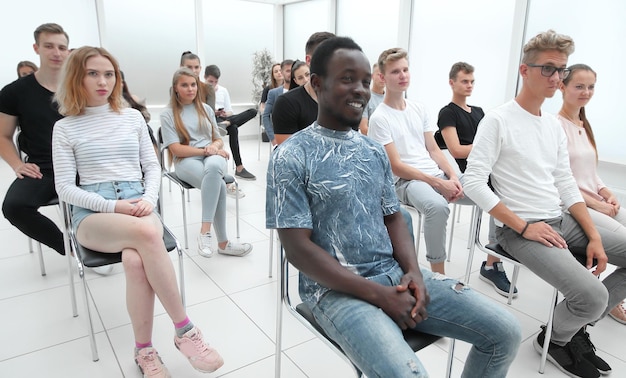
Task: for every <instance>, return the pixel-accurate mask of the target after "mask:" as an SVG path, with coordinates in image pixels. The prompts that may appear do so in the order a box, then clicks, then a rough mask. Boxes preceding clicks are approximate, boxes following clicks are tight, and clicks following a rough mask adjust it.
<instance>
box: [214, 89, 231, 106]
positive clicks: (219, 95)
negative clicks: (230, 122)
mask: <svg viewBox="0 0 626 378" xmlns="http://www.w3.org/2000/svg"><path fill="white" fill-rule="evenodd" d="M222 108H223V109H224V111H226V112H230V113H232V112H233V106H232V105H231V104H230V93H228V89H226V88H225V87H223V86H221V85H218V86H216V87H215V109H222Z"/></svg>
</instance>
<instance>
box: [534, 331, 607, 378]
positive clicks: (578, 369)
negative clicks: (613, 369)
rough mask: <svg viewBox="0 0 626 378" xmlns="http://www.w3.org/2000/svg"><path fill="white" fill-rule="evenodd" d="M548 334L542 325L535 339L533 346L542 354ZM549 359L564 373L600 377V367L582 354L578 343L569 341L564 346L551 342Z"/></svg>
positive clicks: (586, 377)
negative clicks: (597, 367)
mask: <svg viewBox="0 0 626 378" xmlns="http://www.w3.org/2000/svg"><path fill="white" fill-rule="evenodd" d="M545 336H546V327H545V326H541V332H539V335H538V336H537V338H536V339H535V340H533V346H534V347H535V350H536V351H537V352H538V353H539V354H541V353H542V352H543V341H544V338H545ZM548 361H550V362H552V363H553V364H554V366H556V367H557V368H558V369H559V370H561V371H562V372H563V373H565V374H567V375H568V376H570V377H578V378H598V377H599V376H600V373H599V372H598V369H596V367H595V366H593V364H592V363H591V362H589V361H587V359H585V357H583V355H582V351H581V350H580V348H579V347H578V344H577V343H572V342H569V343H567V344H565V345H564V346H560V345H557V344H555V343H553V342H550V345H549V346H548Z"/></svg>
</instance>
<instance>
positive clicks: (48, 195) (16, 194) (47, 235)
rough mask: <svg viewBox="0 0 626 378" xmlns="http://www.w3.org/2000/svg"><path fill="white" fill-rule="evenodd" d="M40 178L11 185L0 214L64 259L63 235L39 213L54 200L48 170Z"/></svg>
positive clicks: (28, 179) (50, 173)
mask: <svg viewBox="0 0 626 378" xmlns="http://www.w3.org/2000/svg"><path fill="white" fill-rule="evenodd" d="M41 173H42V174H43V178H41V179H34V178H30V177H24V178H23V179H19V178H18V179H16V180H15V181H13V183H12V184H11V186H10V187H9V190H7V194H6V197H4V203H3V204H2V213H3V214H4V217H5V218H6V219H7V220H8V221H9V222H11V224H12V225H14V226H15V227H17V228H18V229H19V230H20V231H22V232H23V233H24V234H25V235H26V236H28V237H30V238H33V239H35V240H37V241H39V242H41V243H43V244H45V245H47V246H48V247H50V248H52V249H54V250H55V251H57V252H58V253H60V254H62V255H64V254H65V249H64V247H63V233H62V232H61V230H59V228H58V227H57V226H56V224H55V223H54V222H53V221H52V220H50V219H48V218H47V217H45V216H44V215H43V214H41V213H40V212H39V208H40V207H41V206H44V205H46V204H47V203H48V202H50V201H51V200H53V199H54V198H56V197H57V193H56V191H55V190H54V174H53V171H52V169H42V170H41Z"/></svg>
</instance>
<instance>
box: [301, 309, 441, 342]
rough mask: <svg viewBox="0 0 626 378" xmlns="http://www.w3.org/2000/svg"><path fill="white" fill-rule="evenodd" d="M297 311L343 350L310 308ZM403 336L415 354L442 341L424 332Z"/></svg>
mask: <svg viewBox="0 0 626 378" xmlns="http://www.w3.org/2000/svg"><path fill="white" fill-rule="evenodd" d="M296 311H298V313H299V314H300V315H302V316H303V317H304V318H305V319H306V320H307V321H308V322H309V323H311V325H312V326H313V327H314V328H315V329H316V330H317V331H318V332H319V333H321V334H322V335H323V336H324V337H325V338H326V339H327V340H328V341H330V342H331V343H333V345H334V346H335V347H337V349H339V350H341V347H340V346H339V345H338V344H337V343H335V341H333V339H331V338H330V337H328V335H327V334H326V332H324V330H323V329H322V327H320V325H319V324H318V323H317V321H316V320H315V317H314V316H313V312H311V309H310V308H309V306H307V305H306V304H304V303H300V304H299V305H297V306H296ZM402 335H403V336H404V340H405V341H406V343H407V344H409V346H410V347H411V349H413V351H414V352H417V351H418V350H421V349H424V348H426V347H427V346H429V345H430V344H432V343H434V342H436V341H437V340H439V339H440V337H439V336H435V335H431V334H429V333H423V332H419V331H415V330H406V331H402Z"/></svg>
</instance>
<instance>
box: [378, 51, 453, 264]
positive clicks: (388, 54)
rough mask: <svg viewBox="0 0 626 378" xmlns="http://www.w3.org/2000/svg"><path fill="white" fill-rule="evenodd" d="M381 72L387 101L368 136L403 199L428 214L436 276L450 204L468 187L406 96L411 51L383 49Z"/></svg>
mask: <svg viewBox="0 0 626 378" xmlns="http://www.w3.org/2000/svg"><path fill="white" fill-rule="evenodd" d="M378 68H379V69H380V74H381V77H382V79H383V80H384V82H385V87H386V92H385V99H384V100H383V103H382V104H380V105H379V106H378V108H377V109H376V112H375V113H374V114H373V115H372V117H371V118H370V122H369V131H368V136H370V137H371V138H373V139H374V140H376V141H378V142H379V143H381V144H382V145H383V146H385V150H386V151H387V155H388V156H389V160H390V162H391V169H392V171H393V174H394V176H395V186H396V192H397V194H398V197H399V198H400V201H402V202H403V203H408V204H410V205H411V206H413V207H415V208H416V209H417V210H418V211H419V212H420V214H423V215H424V239H425V242H426V258H427V260H428V261H429V262H430V265H431V270H432V271H433V272H438V273H442V274H443V273H444V261H445V259H446V250H445V240H446V225H447V223H448V216H449V215H450V208H449V207H448V203H449V202H454V201H457V200H459V199H462V198H463V187H462V186H461V182H460V181H459V178H458V177H457V175H456V173H455V171H454V169H453V168H452V165H451V164H450V163H449V162H448V159H447V158H446V157H445V156H444V154H443V153H442V152H441V150H440V149H439V147H438V146H437V142H435V137H434V132H435V131H436V130H437V125H436V124H435V123H434V122H431V119H430V117H429V115H428V113H427V111H426V109H425V107H424V106H423V105H421V104H419V103H417V102H413V101H411V100H407V99H405V98H404V92H405V91H406V90H407V89H408V87H409V84H410V83H411V74H410V73H409V60H408V54H407V52H406V51H405V50H403V49H400V48H393V49H389V50H385V51H383V52H382V54H380V57H379V59H378Z"/></svg>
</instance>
